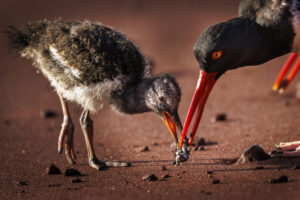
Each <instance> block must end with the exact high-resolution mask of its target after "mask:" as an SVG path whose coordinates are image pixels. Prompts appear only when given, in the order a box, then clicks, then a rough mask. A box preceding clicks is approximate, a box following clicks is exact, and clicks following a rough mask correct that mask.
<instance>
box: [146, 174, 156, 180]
mask: <svg viewBox="0 0 300 200" xmlns="http://www.w3.org/2000/svg"><path fill="white" fill-rule="evenodd" d="M143 179H144V180H145V181H157V176H155V175H154V174H151V175H146V176H144V177H143Z"/></svg>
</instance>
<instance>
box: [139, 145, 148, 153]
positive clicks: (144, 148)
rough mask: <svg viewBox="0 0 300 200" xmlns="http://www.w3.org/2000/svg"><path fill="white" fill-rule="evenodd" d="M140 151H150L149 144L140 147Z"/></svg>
mask: <svg viewBox="0 0 300 200" xmlns="http://www.w3.org/2000/svg"><path fill="white" fill-rule="evenodd" d="M139 151H140V152H146V151H150V149H149V147H148V146H144V147H142V148H140V149H139Z"/></svg>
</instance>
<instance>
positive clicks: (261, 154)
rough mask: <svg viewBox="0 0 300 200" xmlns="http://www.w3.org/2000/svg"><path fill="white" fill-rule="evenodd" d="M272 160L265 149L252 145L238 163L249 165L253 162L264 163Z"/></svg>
mask: <svg viewBox="0 0 300 200" xmlns="http://www.w3.org/2000/svg"><path fill="white" fill-rule="evenodd" d="M269 158H271V156H270V155H269V154H267V153H266V152H265V151H264V149H263V148H261V147H260V146H258V145H252V146H250V147H249V148H248V149H246V151H244V153H243V154H242V155H241V157H240V158H239V160H238V161H237V163H247V162H253V161H263V160H267V159H269Z"/></svg>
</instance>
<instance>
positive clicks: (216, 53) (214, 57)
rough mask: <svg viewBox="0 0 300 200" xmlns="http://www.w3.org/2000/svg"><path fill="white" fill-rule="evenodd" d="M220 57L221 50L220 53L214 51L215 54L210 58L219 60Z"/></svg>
mask: <svg viewBox="0 0 300 200" xmlns="http://www.w3.org/2000/svg"><path fill="white" fill-rule="evenodd" d="M222 55H223V51H222V50H221V51H216V52H214V53H213V54H212V56H211V58H212V59H213V60H218V59H219V58H221V57H222Z"/></svg>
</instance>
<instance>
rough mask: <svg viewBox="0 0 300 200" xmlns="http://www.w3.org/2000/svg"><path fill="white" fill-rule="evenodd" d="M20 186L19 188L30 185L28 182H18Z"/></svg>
mask: <svg viewBox="0 0 300 200" xmlns="http://www.w3.org/2000/svg"><path fill="white" fill-rule="evenodd" d="M18 185H19V186H25V185H29V183H28V182H26V181H18Z"/></svg>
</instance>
